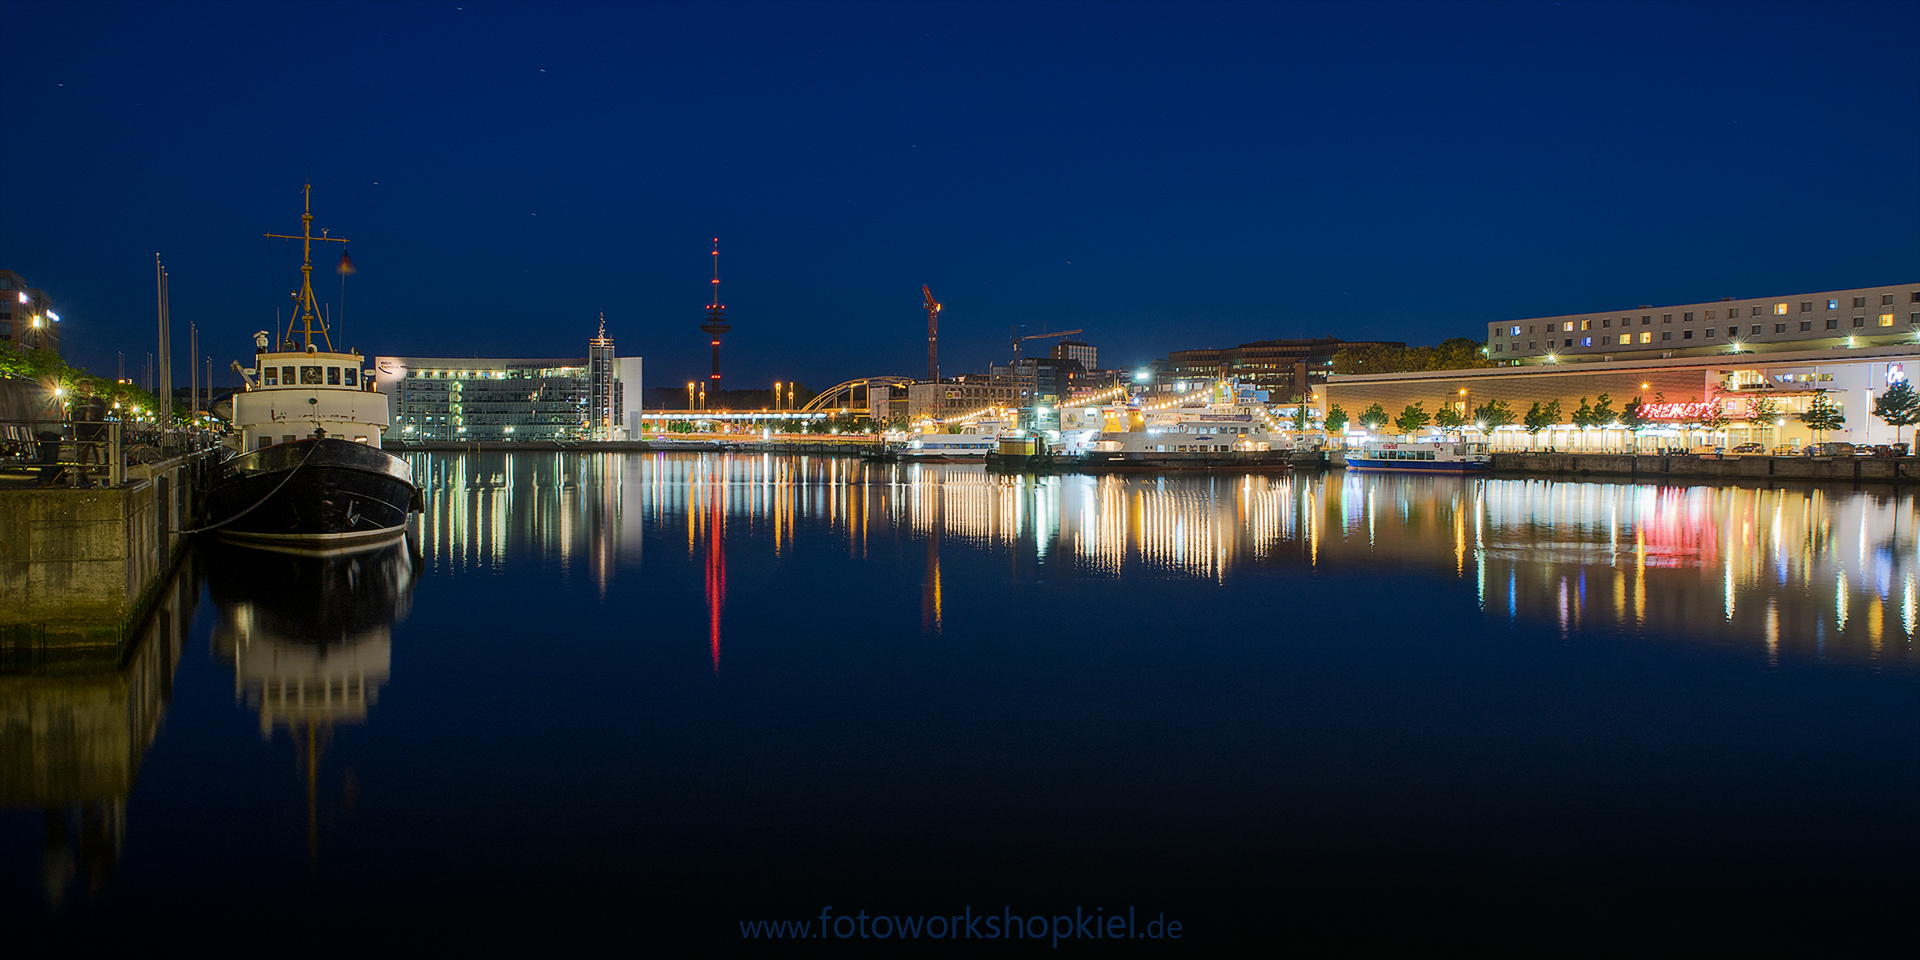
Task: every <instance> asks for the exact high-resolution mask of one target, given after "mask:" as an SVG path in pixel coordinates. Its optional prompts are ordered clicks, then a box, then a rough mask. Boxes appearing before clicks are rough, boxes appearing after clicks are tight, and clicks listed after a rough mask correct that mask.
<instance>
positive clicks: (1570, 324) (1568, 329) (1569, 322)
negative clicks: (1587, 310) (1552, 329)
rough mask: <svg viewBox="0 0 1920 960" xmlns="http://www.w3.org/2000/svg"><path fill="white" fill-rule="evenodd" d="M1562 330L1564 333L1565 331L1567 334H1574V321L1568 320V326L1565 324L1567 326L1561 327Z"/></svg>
mask: <svg viewBox="0 0 1920 960" xmlns="http://www.w3.org/2000/svg"><path fill="white" fill-rule="evenodd" d="M1561 329H1562V330H1563V331H1565V332H1567V333H1572V332H1573V321H1572V320H1568V321H1567V322H1566V324H1565V325H1563V326H1562V327H1561Z"/></svg>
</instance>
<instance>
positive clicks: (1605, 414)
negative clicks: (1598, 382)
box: [1580, 393, 1620, 427]
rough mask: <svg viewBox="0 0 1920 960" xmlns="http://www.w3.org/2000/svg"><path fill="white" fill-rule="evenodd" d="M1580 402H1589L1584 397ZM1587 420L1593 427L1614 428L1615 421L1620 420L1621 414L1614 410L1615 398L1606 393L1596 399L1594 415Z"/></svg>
mask: <svg viewBox="0 0 1920 960" xmlns="http://www.w3.org/2000/svg"><path fill="white" fill-rule="evenodd" d="M1580 402H1581V403H1585V402H1587V401H1586V399H1585V398H1584V397H1583V398H1581V400H1580ZM1587 419H1588V421H1589V425H1591V426H1595V427H1611V426H1613V424H1614V421H1616V420H1619V419H1620V414H1619V413H1618V412H1616V411H1615V410H1614V409H1613V398H1612V397H1610V396H1608V395H1606V394H1604V393H1603V394H1601V395H1599V396H1598V397H1595V398H1594V400H1593V413H1592V414H1591V415H1589V416H1588V418H1587Z"/></svg>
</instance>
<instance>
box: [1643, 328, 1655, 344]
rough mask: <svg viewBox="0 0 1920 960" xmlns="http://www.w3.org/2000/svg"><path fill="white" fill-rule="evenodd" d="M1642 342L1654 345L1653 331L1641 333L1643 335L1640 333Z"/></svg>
mask: <svg viewBox="0 0 1920 960" xmlns="http://www.w3.org/2000/svg"><path fill="white" fill-rule="evenodd" d="M1640 342H1641V343H1652V342H1653V331H1651V330H1643V331H1641V333H1640Z"/></svg>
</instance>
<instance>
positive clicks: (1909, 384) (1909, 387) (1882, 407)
mask: <svg viewBox="0 0 1920 960" xmlns="http://www.w3.org/2000/svg"><path fill="white" fill-rule="evenodd" d="M1873 415H1874V416H1876V417H1879V418H1880V419H1881V420H1883V421H1886V424H1887V425H1888V426H1890V427H1910V426H1913V425H1914V424H1916V423H1920V390H1915V389H1913V381H1911V380H1904V379H1903V380H1901V381H1899V382H1898V383H1895V384H1894V385H1892V386H1890V387H1888V388H1887V389H1886V390H1884V391H1882V392H1881V394H1880V395H1879V396H1878V397H1875V398H1874V400H1873Z"/></svg>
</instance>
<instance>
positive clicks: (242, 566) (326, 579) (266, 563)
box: [203, 542, 415, 854]
mask: <svg viewBox="0 0 1920 960" xmlns="http://www.w3.org/2000/svg"><path fill="white" fill-rule="evenodd" d="M203 563H204V569H205V571H206V578H207V592H208V595H209V596H210V597H211V598H212V600H213V604H214V608H215V610H216V612H217V614H218V617H219V619H218V620H217V621H216V622H215V624H214V627H213V652H214V657H215V659H217V660H219V661H221V662H223V663H225V664H226V665H227V666H229V667H230V668H231V669H232V670H233V686H234V697H235V699H237V700H241V701H243V702H245V704H246V705H247V707H248V709H250V710H253V711H254V712H256V713H257V714H258V715H259V721H260V736H261V738H262V739H271V738H272V737H273V735H274V733H275V731H276V730H284V731H285V732H286V733H287V734H288V735H289V737H290V738H291V739H292V741H293V744H294V750H295V754H296V760H297V762H298V764H299V767H300V771H301V776H302V778H303V779H304V781H305V783H306V788H307V843H308V850H309V853H310V854H312V853H314V852H315V851H316V850H317V844H318V839H319V837H318V831H319V778H320V758H321V754H322V753H324V752H325V750H326V747H327V742H328V740H329V738H330V737H331V736H332V733H333V731H334V728H335V727H337V726H343V725H348V724H358V723H364V722H366V720H367V715H368V713H369V711H370V710H371V709H372V707H373V705H374V704H375V703H376V702H377V701H378V699H379V695H380V689H381V688H382V687H384V686H385V685H386V683H387V680H388V678H389V676H390V675H391V673H392V665H393V632H392V630H393V625H394V624H395V623H397V622H399V621H402V620H404V619H406V615H407V611H408V608H409V606H410V604H411V602H412V595H413V582H414V570H415V558H414V554H413V550H412V547H411V545H410V544H409V543H407V542H389V543H387V544H384V545H382V546H379V547H376V548H373V549H371V550H359V551H355V552H348V553H340V554H323V555H315V554H299V553H281V552H272V551H265V550H259V549H253V548H248V547H242V546H233V545H225V544H220V545H213V546H211V547H210V548H209V549H207V550H206V552H205V553H204V554H203Z"/></svg>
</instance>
